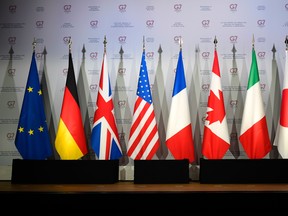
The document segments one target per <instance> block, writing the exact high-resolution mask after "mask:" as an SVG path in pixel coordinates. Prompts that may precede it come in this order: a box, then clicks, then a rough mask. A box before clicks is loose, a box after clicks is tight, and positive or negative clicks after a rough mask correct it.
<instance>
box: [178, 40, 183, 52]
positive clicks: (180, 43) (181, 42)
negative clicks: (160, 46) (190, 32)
mask: <svg viewBox="0 0 288 216" xmlns="http://www.w3.org/2000/svg"><path fill="white" fill-rule="evenodd" d="M182 44H183V40H182V37H180V39H179V45H180V50H182Z"/></svg>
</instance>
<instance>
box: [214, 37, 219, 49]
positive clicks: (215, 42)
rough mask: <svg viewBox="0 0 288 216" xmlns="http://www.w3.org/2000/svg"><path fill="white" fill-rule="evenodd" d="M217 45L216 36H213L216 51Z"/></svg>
mask: <svg viewBox="0 0 288 216" xmlns="http://www.w3.org/2000/svg"><path fill="white" fill-rule="evenodd" d="M217 43H218V41H217V38H216V36H215V38H214V45H215V49H216V47H217Z"/></svg>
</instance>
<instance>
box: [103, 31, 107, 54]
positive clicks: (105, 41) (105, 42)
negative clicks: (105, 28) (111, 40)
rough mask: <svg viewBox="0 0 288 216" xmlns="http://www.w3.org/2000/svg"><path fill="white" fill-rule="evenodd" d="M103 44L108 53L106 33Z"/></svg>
mask: <svg viewBox="0 0 288 216" xmlns="http://www.w3.org/2000/svg"><path fill="white" fill-rule="evenodd" d="M103 44H104V53H106V44H107V40H106V35H105V36H104V41H103Z"/></svg>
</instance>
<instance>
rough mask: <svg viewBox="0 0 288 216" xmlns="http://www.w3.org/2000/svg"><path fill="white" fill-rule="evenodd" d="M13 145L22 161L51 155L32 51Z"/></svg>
mask: <svg viewBox="0 0 288 216" xmlns="http://www.w3.org/2000/svg"><path fill="white" fill-rule="evenodd" d="M15 145H16V148H17V149H18V151H19V153H20V155H21V156H22V158H23V159H34V160H44V159H46V158H47V157H49V156H51V155H52V146H51V143H50V138H49V133H48V127H47V123H46V117H45V111H44V103H43V98H42V91H41V88H40V81H39V76H38V70H37V65H36V60H35V52H34V51H33V54H32V60H31V65H30V71H29V75H28V79H27V84H26V88H25V93H24V99H23V103H22V108H21V113H20V118H19V123H18V128H17V133H16V138H15Z"/></svg>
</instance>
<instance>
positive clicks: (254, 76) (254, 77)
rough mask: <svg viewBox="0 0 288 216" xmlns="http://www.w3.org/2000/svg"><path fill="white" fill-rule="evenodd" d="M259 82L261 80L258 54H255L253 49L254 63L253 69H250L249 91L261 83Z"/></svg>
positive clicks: (252, 64)
mask: <svg viewBox="0 0 288 216" xmlns="http://www.w3.org/2000/svg"><path fill="white" fill-rule="evenodd" d="M259 80H260V79H259V72H258V65H257V59H256V53H255V49H254V48H253V49H252V63H251V67H250V74H249V80H248V86H247V89H249V88H250V87H252V86H253V85H254V84H255V83H257V82H259Z"/></svg>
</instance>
